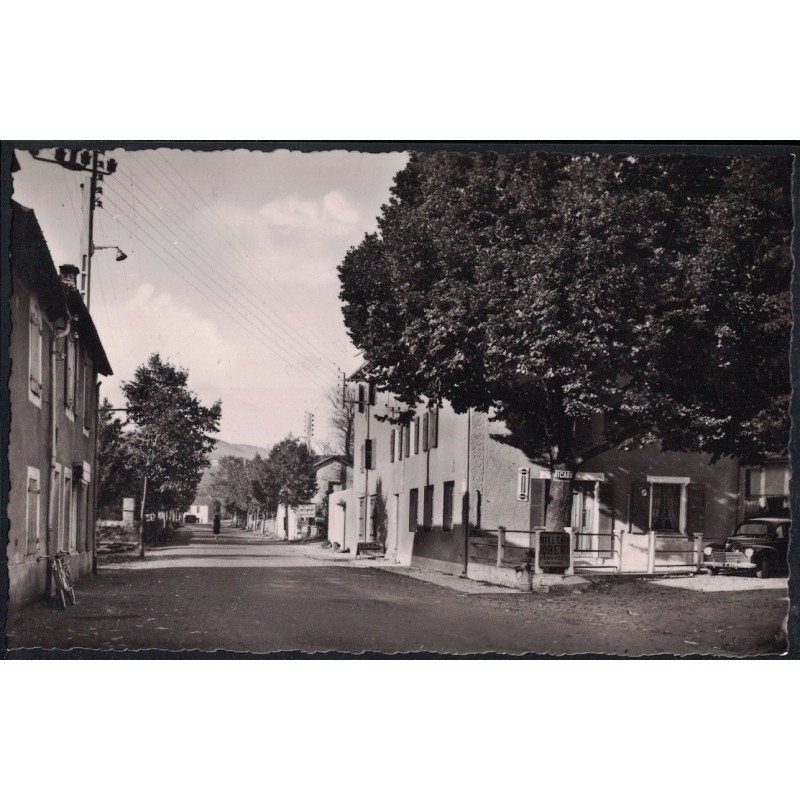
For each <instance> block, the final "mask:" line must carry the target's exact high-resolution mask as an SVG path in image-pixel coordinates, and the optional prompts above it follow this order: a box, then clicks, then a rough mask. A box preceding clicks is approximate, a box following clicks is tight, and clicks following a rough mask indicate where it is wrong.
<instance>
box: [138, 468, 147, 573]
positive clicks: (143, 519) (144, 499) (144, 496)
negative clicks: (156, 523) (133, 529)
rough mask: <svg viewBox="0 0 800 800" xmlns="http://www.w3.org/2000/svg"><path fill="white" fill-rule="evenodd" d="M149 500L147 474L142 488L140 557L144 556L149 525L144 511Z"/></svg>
mask: <svg viewBox="0 0 800 800" xmlns="http://www.w3.org/2000/svg"><path fill="white" fill-rule="evenodd" d="M146 502H147V475H145V476H144V486H143V488H142V510H141V513H140V514H139V558H144V534H145V526H146V525H147V522H146V516H145V513H144V509H145V503H146Z"/></svg>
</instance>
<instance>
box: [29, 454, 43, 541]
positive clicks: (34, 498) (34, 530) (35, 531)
mask: <svg viewBox="0 0 800 800" xmlns="http://www.w3.org/2000/svg"><path fill="white" fill-rule="evenodd" d="M27 492H28V499H27V507H26V511H25V553H26V554H27V555H31V554H32V553H35V552H36V547H37V545H38V544H39V512H40V510H41V502H40V494H39V470H38V469H36V467H28V482H27Z"/></svg>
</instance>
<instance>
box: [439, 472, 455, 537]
mask: <svg viewBox="0 0 800 800" xmlns="http://www.w3.org/2000/svg"><path fill="white" fill-rule="evenodd" d="M454 489H455V482H454V481H445V484H444V493H443V494H442V530H443V531H451V530H453V494H454Z"/></svg>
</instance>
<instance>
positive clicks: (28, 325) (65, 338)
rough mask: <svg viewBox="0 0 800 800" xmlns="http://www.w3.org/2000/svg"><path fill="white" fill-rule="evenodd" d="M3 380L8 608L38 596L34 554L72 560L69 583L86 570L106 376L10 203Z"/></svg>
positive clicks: (31, 227)
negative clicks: (7, 365) (6, 371)
mask: <svg viewBox="0 0 800 800" xmlns="http://www.w3.org/2000/svg"><path fill="white" fill-rule="evenodd" d="M10 262H11V278H12V292H11V297H10V310H11V326H10V337H9V356H10V362H11V369H10V375H9V380H8V388H9V397H10V403H11V427H10V432H9V447H8V477H9V502H8V521H9V535H8V546H7V560H8V578H9V602H10V603H11V604H19V603H22V602H25V601H27V600H30V599H32V598H35V597H39V596H41V595H43V594H45V592H46V590H47V586H48V580H47V564H46V562H45V561H38V560H37V558H38V557H39V556H42V555H46V554H52V553H55V552H56V551H58V550H68V551H69V552H70V554H71V570H72V575H73V577H74V578H76V579H77V578H80V577H81V576H83V575H85V574H87V573H88V572H89V571H90V570H91V569H92V561H93V556H94V541H95V540H94V532H95V524H94V523H95V489H96V477H97V469H96V452H97V406H98V394H99V386H100V384H99V383H98V375H111V367H110V366H109V363H108V359H107V358H106V354H105V351H104V350H103V345H102V343H101V342H100V338H99V336H98V334H97V330H96V328H95V326H94V323H93V322H92V318H91V316H90V315H89V312H88V310H87V308H86V305H85V304H84V302H83V299H82V297H81V293H80V292H79V291H78V289H77V287H76V285H75V276H76V274H77V273H78V269H77V268H76V267H71V266H69V265H65V266H63V267H61V274H60V275H59V271H58V270H56V267H55V265H54V264H53V260H52V258H51V256H50V252H49V250H48V247H47V243H46V242H45V239H44V236H43V234H42V230H41V228H40V227H39V223H38V222H37V220H36V216H35V214H34V212H33V211H31V210H30V209H27V208H24V207H23V206H21V205H19V204H18V203H13V202H12V226H11V247H10Z"/></svg>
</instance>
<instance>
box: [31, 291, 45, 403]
mask: <svg viewBox="0 0 800 800" xmlns="http://www.w3.org/2000/svg"><path fill="white" fill-rule="evenodd" d="M30 312H31V313H30V323H29V325H28V332H29V335H28V371H29V375H28V399H29V400H30V401H31V402H32V403H34V404H35V405H37V406H38V407H39V408H41V407H42V312H41V311H40V310H39V306H38V305H37V303H36V301H35V300H34V299H33V298H31V302H30Z"/></svg>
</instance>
